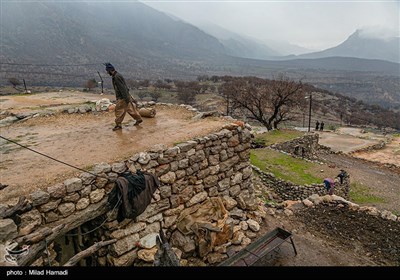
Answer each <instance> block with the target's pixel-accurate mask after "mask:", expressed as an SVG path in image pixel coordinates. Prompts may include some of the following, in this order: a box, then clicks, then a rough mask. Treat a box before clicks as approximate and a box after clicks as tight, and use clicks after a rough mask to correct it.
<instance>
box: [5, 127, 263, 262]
mask: <svg viewBox="0 0 400 280" xmlns="http://www.w3.org/2000/svg"><path fill="white" fill-rule="evenodd" d="M250 140H251V133H250V127H249V126H247V125H246V126H243V127H242V126H239V125H236V124H229V125H226V126H225V127H224V128H223V129H222V130H221V131H219V132H217V133H214V134H210V135H207V136H205V137H201V138H196V139H193V140H191V141H187V142H183V143H180V144H177V145H175V146H174V147H171V148H165V147H162V146H158V147H154V149H151V150H149V151H146V152H141V153H138V154H135V155H133V156H131V157H130V158H129V159H128V160H126V161H122V162H115V163H113V164H107V163H101V164H98V165H96V166H94V168H93V170H91V172H92V173H93V174H96V175H97V176H95V175H93V174H89V173H82V174H81V175H80V176H78V177H76V178H70V179H67V180H65V181H64V182H63V183H58V184H56V185H54V186H51V187H49V188H47V190H46V191H43V190H39V191H36V192H34V193H32V194H31V195H30V197H29V199H28V202H29V205H30V206H31V207H32V209H31V210H29V211H27V212H25V213H22V214H20V215H19V217H20V219H18V221H17V220H15V222H17V225H18V226H16V225H15V223H14V222H13V221H12V220H11V219H3V220H1V221H2V222H1V223H0V227H1V228H0V232H6V233H5V234H3V235H2V238H3V240H1V241H3V242H5V241H7V240H8V241H10V240H12V239H14V238H15V237H17V236H18V237H21V236H26V235H28V234H31V233H35V232H39V230H41V229H43V228H44V227H48V228H50V229H52V228H53V229H54V228H55V227H56V226H57V225H59V224H61V223H65V221H70V222H71V221H72V223H73V224H74V225H75V226H74V228H77V227H79V226H81V225H82V223H83V222H78V221H79V219H86V220H85V221H84V222H87V221H90V220H93V219H95V220H100V222H101V221H104V222H103V224H100V226H99V229H98V230H97V232H98V233H99V232H100V233H101V234H97V239H99V240H108V239H112V238H114V239H117V242H116V243H114V244H112V245H109V246H108V248H102V249H101V250H99V251H98V253H97V257H98V264H99V265H116V266H120V265H131V264H132V263H138V262H140V263H143V262H148V263H151V262H152V260H153V259H154V253H155V251H156V249H155V247H153V248H152V249H143V248H140V247H139V246H138V244H139V241H141V240H143V238H144V239H146V237H149V235H152V236H153V237H154V234H155V233H158V232H159V230H160V228H163V229H164V230H165V231H166V234H167V237H168V238H169V241H170V243H171V244H172V245H173V246H174V249H175V250H176V252H178V255H179V256H180V257H181V258H182V261H181V262H182V264H186V263H187V260H188V259H190V258H192V257H196V256H198V247H197V246H198V244H197V243H196V236H195V235H193V234H192V235H184V234H182V233H181V232H180V231H179V230H177V229H176V221H177V218H178V216H179V214H180V213H182V211H183V210H184V209H188V208H196V207H197V208H198V207H199V206H200V205H201V203H203V202H205V201H206V200H209V199H210V198H211V197H220V198H221V199H222V202H223V204H224V206H225V208H226V210H228V211H229V218H228V220H227V221H226V223H227V224H230V225H232V227H233V230H232V228H231V230H232V231H231V233H230V235H229V236H228V238H227V239H229V240H226V242H224V244H220V246H218V247H216V248H213V251H212V252H210V253H209V254H207V255H205V256H202V258H201V260H200V261H201V262H203V263H204V262H205V263H210V264H212V263H216V262H219V261H222V260H223V259H225V258H227V254H226V252H227V248H228V247H229V246H230V245H232V244H233V245H236V246H240V245H242V246H245V245H247V244H249V243H250V241H251V240H250V238H253V237H255V234H254V233H253V234H252V232H253V231H258V230H259V223H261V221H262V217H263V215H264V214H265V212H264V213H263V212H262V210H261V209H262V207H261V205H260V204H259V203H258V202H257V200H256V199H255V197H254V192H253V188H252V181H251V177H252V168H251V166H250V162H249V156H250ZM127 169H130V170H131V171H133V172H135V171H136V170H137V169H141V170H146V171H148V172H151V173H153V174H155V175H156V176H157V177H158V178H159V179H160V182H161V186H160V188H159V190H158V191H156V193H155V196H154V198H155V199H153V201H152V203H151V204H150V205H149V206H148V207H147V209H146V211H145V212H144V213H142V214H141V215H140V216H139V217H137V219H136V221H133V220H130V219H125V220H123V221H122V222H121V223H118V222H117V220H116V212H115V211H107V212H106V211H103V210H102V209H103V208H102V206H101V205H104V204H105V202H106V201H107V194H108V193H109V192H110V191H111V190H112V188H113V187H114V186H115V181H116V179H117V177H118V176H119V174H121V173H123V172H124V171H126V170H127ZM3 207H5V206H3ZM101 215H102V216H101ZM103 217H104V218H103ZM106 219H107V220H106ZM100 222H99V221H96V223H93V224H94V225H98V224H99V223H100ZM61 233H63V234H65V233H67V232H65V231H64V232H62V231H61ZM232 234H233V235H232ZM53 240H54V236H53V237H52V240H50V242H49V244H48V245H49V246H48V248H49V250H50V256H51V258H50V259H51V264H52V265H58V264H59V263H58V262H57V261H56V255H57V254H56V252H55V250H54V248H53V244H52V243H51V241H53ZM36 242H39V241H38V240H37V241H36ZM39 256H40V255H39ZM42 256H43V254H42ZM43 261H45V264H47V261H48V258H47V257H39V258H38V259H37V261H36V262H35V263H34V265H42V264H43ZM185 261H186V262H185Z"/></svg>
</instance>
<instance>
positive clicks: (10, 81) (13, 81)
mask: <svg viewBox="0 0 400 280" xmlns="http://www.w3.org/2000/svg"><path fill="white" fill-rule="evenodd" d="M8 82H9V83H10V84H12V86H13V88H16V86H19V85H20V84H21V82H20V81H19V80H18V79H17V78H9V79H8Z"/></svg>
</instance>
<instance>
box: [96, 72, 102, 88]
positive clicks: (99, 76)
mask: <svg viewBox="0 0 400 280" xmlns="http://www.w3.org/2000/svg"><path fill="white" fill-rule="evenodd" d="M97 74H99V77H100V80H101V82H100V83H101V93H103V78H102V77H101V76H100V73H99V71H97Z"/></svg>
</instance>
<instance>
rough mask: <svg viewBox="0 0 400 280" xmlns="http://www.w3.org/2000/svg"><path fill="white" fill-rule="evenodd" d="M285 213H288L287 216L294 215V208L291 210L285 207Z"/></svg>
mask: <svg viewBox="0 0 400 280" xmlns="http://www.w3.org/2000/svg"><path fill="white" fill-rule="evenodd" d="M283 213H284V214H285V215H286V216H288V217H289V216H293V211H292V210H290V209H285V210H283Z"/></svg>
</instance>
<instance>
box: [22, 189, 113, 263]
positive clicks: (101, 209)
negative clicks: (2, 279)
mask: <svg viewBox="0 0 400 280" xmlns="http://www.w3.org/2000/svg"><path fill="white" fill-rule="evenodd" d="M107 211H109V208H108V207H107V197H105V198H104V199H103V200H102V201H100V202H98V203H96V204H91V205H89V206H88V207H87V208H86V209H84V210H82V211H78V212H75V213H73V214H71V215H70V216H68V217H66V218H63V219H60V220H59V221H56V222H53V223H50V224H47V225H46V227H48V228H53V233H52V234H50V235H49V236H48V237H46V238H45V239H44V240H42V241H40V242H39V243H36V244H34V245H32V246H31V247H29V253H28V254H27V255H24V256H21V257H20V258H18V260H17V263H18V265H21V266H26V265H30V264H31V263H33V262H34V261H35V260H36V258H37V256H38V255H39V254H40V253H41V252H42V251H43V250H44V249H45V248H46V242H47V244H50V243H52V242H53V241H54V239H56V238H57V237H58V236H60V235H64V234H66V233H67V232H69V231H70V230H72V229H74V228H76V227H78V226H80V225H81V224H83V223H85V222H88V221H90V220H93V219H94V218H96V217H98V216H100V215H102V214H104V213H106V212H107ZM56 228H57V230H56Z"/></svg>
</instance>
